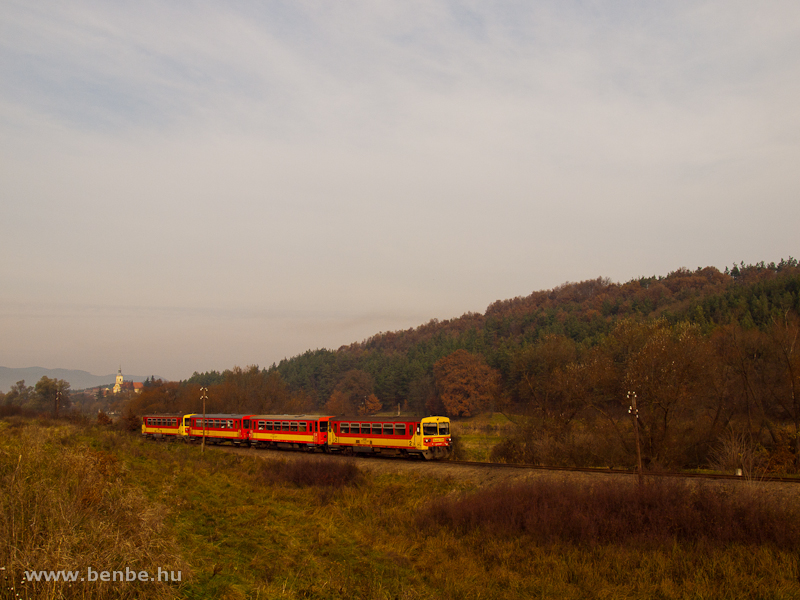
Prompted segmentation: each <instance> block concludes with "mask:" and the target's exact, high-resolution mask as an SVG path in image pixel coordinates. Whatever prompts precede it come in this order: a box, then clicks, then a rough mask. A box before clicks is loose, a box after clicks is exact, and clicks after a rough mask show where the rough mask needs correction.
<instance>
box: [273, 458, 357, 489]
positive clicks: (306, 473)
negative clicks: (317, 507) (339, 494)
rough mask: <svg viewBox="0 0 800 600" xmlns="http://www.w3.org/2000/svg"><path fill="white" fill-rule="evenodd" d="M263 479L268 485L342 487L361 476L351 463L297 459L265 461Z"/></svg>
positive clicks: (351, 483) (354, 481)
mask: <svg viewBox="0 0 800 600" xmlns="http://www.w3.org/2000/svg"><path fill="white" fill-rule="evenodd" d="M262 474H263V478H264V479H265V480H266V481H268V482H269V483H290V484H292V485H296V486H297V487H309V486H316V487H335V488H339V487H343V486H345V485H353V484H357V483H359V482H360V481H361V480H362V478H363V474H362V472H361V469H359V468H358V467H357V466H356V465H355V464H353V463H352V462H349V461H348V462H340V461H332V460H324V461H323V460H318V459H313V458H298V459H293V460H292V459H290V460H280V461H265V462H264V467H263V470H262Z"/></svg>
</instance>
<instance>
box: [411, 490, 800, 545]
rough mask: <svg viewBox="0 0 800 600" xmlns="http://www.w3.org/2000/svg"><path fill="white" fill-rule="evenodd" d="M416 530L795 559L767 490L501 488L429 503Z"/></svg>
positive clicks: (791, 529) (796, 519)
mask: <svg viewBox="0 0 800 600" xmlns="http://www.w3.org/2000/svg"><path fill="white" fill-rule="evenodd" d="M417 523H418V525H419V527H420V528H421V529H430V528H434V527H448V528H452V529H453V530H454V531H456V532H459V533H462V534H463V533H466V532H468V531H470V530H472V529H477V528H479V529H480V532H481V533H482V534H483V535H486V536H497V537H507V536H514V537H516V536H530V537H532V538H534V539H535V540H537V541H538V542H539V543H554V542H568V543H573V544H581V545H598V544H631V543H635V544H639V545H642V544H646V545H654V544H657V545H666V546H671V545H672V544H674V543H675V542H676V541H681V542H687V541H690V542H698V541H702V542H703V543H705V544H706V545H707V546H722V547H724V546H728V545H730V544H743V545H750V546H760V545H763V544H769V545H771V546H774V547H776V548H782V549H785V550H790V551H796V550H797V549H799V548H800V510H799V509H798V506H797V505H796V504H794V503H781V502H779V501H775V500H774V499H773V498H772V497H770V496H769V495H768V494H767V492H766V490H760V491H754V490H750V491H749V492H747V493H739V494H737V495H735V496H731V495H728V494H727V493H726V492H725V491H724V490H722V489H720V487H719V486H715V485H693V484H688V483H685V482H682V481H677V482H676V481H655V482H650V483H648V485H646V486H644V487H642V488H639V487H634V486H633V485H620V484H619V482H610V481H607V482H602V483H595V484H593V485H591V486H589V485H584V484H574V483H566V482H556V481H552V480H535V481H530V482H525V483H516V484H508V485H503V486H500V487H498V488H493V489H486V490H481V491H478V492H475V493H472V494H466V495H462V496H459V497H446V498H439V499H437V500H434V501H433V502H432V503H431V504H429V505H428V507H426V509H425V510H423V511H421V512H420V514H419V516H418V518H417Z"/></svg>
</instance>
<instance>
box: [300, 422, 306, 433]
mask: <svg viewBox="0 0 800 600" xmlns="http://www.w3.org/2000/svg"><path fill="white" fill-rule="evenodd" d="M300 431H302V432H306V431H308V423H300Z"/></svg>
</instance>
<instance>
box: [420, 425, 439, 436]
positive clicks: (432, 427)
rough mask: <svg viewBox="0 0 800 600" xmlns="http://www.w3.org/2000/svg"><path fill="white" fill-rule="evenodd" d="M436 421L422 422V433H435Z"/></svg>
mask: <svg viewBox="0 0 800 600" xmlns="http://www.w3.org/2000/svg"><path fill="white" fill-rule="evenodd" d="M436 433H437V432H436V423H423V424H422V435H436Z"/></svg>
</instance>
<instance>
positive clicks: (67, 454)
mask: <svg viewBox="0 0 800 600" xmlns="http://www.w3.org/2000/svg"><path fill="white" fill-rule="evenodd" d="M0 488H2V490H3V493H2V494H0V565H2V566H5V568H6V569H5V575H6V576H5V580H4V581H3V582H2V585H3V589H2V590H0V597H3V595H4V594H5V595H6V596H8V597H14V598H110V597H113V598H136V597H142V594H143V593H145V594H146V596H147V597H148V598H170V597H175V596H176V589H175V588H174V587H170V586H167V585H163V584H153V583H140V582H131V583H128V582H126V583H120V582H108V583H103V582H99V581H98V582H94V583H86V582H84V583H82V582H80V577H85V576H86V574H87V568H89V567H91V568H92V569H93V570H95V571H109V572H111V571H125V569H126V568H128V569H131V570H135V571H137V572H138V571H142V570H146V571H149V572H152V569H153V568H154V565H157V566H161V567H162V568H163V569H171V570H173V571H176V572H177V571H182V577H187V576H188V575H189V573H188V570H187V567H186V565H185V564H184V563H183V562H182V561H181V560H180V558H179V556H178V554H177V552H176V550H175V548H174V547H173V545H172V543H171V542H170V541H168V540H167V539H165V537H164V536H163V535H162V534H163V532H164V527H163V519H164V514H165V511H164V509H163V507H162V506H160V505H158V504H155V503H153V502H150V501H148V500H147V498H146V497H145V496H144V494H143V493H142V492H141V490H140V489H139V488H137V487H133V486H129V485H126V483H125V473H124V472H123V471H122V469H121V468H120V464H119V462H118V460H117V458H116V457H115V456H114V455H113V454H111V453H109V452H106V451H104V450H97V449H92V448H91V447H89V446H88V445H87V444H86V443H84V442H82V441H81V440H80V439H79V435H78V429H77V428H76V427H75V426H73V425H71V424H56V423H49V424H47V425H42V424H40V425H36V424H35V423H33V422H32V423H31V424H26V423H24V422H20V421H11V422H8V421H0ZM40 570H45V571H51V570H52V571H62V570H64V571H79V577H78V581H77V582H75V583H71V584H69V583H63V582H60V581H59V582H54V581H50V582H46V581H40V582H28V581H26V578H25V577H24V572H25V571H40Z"/></svg>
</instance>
